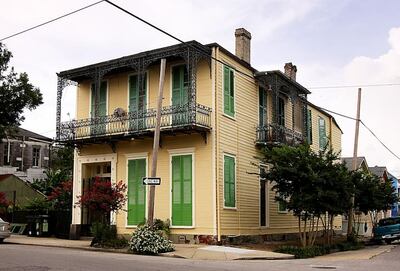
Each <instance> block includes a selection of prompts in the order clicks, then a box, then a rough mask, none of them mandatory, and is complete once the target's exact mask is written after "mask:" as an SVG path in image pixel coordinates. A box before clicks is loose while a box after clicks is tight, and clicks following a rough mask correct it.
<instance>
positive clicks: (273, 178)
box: [262, 144, 352, 246]
mask: <svg viewBox="0 0 400 271" xmlns="http://www.w3.org/2000/svg"><path fill="white" fill-rule="evenodd" d="M263 154H264V157H263V159H262V163H263V164H270V165H271V167H270V170H269V171H268V172H265V173H262V174H264V176H262V177H263V178H265V179H266V180H269V181H270V182H271V183H272V189H273V190H275V192H276V200H277V201H279V202H282V203H284V204H285V205H286V206H287V209H288V210H289V211H292V212H293V214H294V215H295V216H297V218H298V228H299V237H300V241H301V243H302V245H303V246H309V245H313V244H314V242H315V239H316V236H317V232H318V230H319V222H321V223H322V225H323V227H324V229H325V232H326V236H327V239H326V241H327V243H328V244H329V243H330V239H331V238H330V236H331V233H332V225H333V218H334V216H335V215H339V214H342V213H343V212H344V211H345V210H346V208H348V202H349V201H350V200H349V199H350V195H351V192H352V191H351V187H352V185H351V183H350V178H349V174H348V171H347V170H346V168H345V167H344V165H342V164H340V163H338V161H339V156H338V154H335V153H334V152H333V151H332V150H323V151H320V152H318V153H316V152H314V151H312V150H311V148H310V146H309V145H306V144H304V145H299V146H295V147H293V146H287V145H284V146H280V147H274V148H272V149H268V148H266V149H264V151H263Z"/></svg>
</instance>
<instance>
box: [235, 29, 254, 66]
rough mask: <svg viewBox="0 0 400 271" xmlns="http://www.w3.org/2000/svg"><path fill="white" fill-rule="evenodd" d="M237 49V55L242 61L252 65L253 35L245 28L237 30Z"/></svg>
mask: <svg viewBox="0 0 400 271" xmlns="http://www.w3.org/2000/svg"><path fill="white" fill-rule="evenodd" d="M235 38H236V47H235V54H236V56H237V57H239V58H240V59H242V60H244V61H246V62H247V63H249V64H250V40H251V34H250V32H249V31H247V30H246V29H244V28H238V29H236V30H235Z"/></svg>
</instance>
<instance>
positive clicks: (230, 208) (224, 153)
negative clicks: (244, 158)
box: [222, 152, 237, 211]
mask: <svg viewBox="0 0 400 271" xmlns="http://www.w3.org/2000/svg"><path fill="white" fill-rule="evenodd" d="M225 156H228V157H232V158H233V159H234V162H235V207H229V206H225ZM222 157H223V167H222V180H223V183H222V201H223V208H224V209H227V210H234V211H237V162H236V155H233V154H230V153H227V152H223V154H222Z"/></svg>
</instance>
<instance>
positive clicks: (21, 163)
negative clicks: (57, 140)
mask: <svg viewBox="0 0 400 271" xmlns="http://www.w3.org/2000/svg"><path fill="white" fill-rule="evenodd" d="M52 143H53V140H52V139H51V138H48V137H45V136H42V135H39V134H37V133H34V132H31V131H28V130H25V129H23V128H20V127H17V128H16V131H15V133H12V134H11V135H8V136H6V137H5V138H3V139H1V141H0V174H14V175H16V176H18V177H19V178H21V179H23V180H25V181H28V182H33V181H34V180H36V179H44V178H45V177H46V175H45V173H44V172H45V170H46V169H48V168H49V166H50V164H49V163H50V147H51V144H52Z"/></svg>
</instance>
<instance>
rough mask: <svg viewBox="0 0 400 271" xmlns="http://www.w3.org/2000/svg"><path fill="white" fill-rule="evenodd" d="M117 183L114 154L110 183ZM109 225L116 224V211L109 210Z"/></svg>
mask: <svg viewBox="0 0 400 271" xmlns="http://www.w3.org/2000/svg"><path fill="white" fill-rule="evenodd" d="M116 183H117V158H116V155H115V156H113V157H111V185H115V184H116ZM110 225H113V226H116V225H117V212H115V211H114V212H110Z"/></svg>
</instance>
